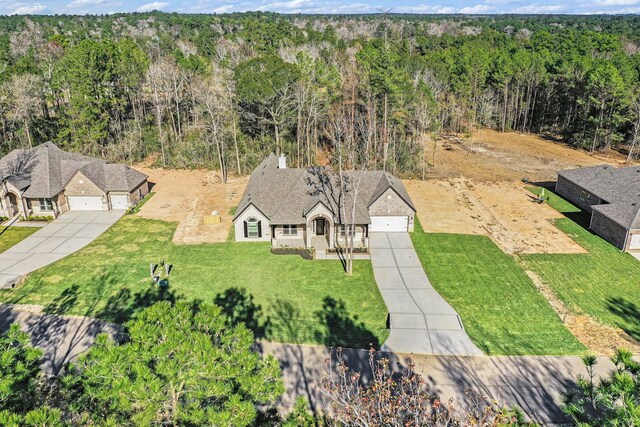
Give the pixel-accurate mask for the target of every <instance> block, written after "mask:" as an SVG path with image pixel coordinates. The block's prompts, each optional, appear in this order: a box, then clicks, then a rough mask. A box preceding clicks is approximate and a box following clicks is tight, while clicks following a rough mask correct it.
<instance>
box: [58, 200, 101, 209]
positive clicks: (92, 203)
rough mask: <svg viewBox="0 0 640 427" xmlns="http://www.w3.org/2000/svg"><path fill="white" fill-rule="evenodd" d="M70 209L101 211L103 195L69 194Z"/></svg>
mask: <svg viewBox="0 0 640 427" xmlns="http://www.w3.org/2000/svg"><path fill="white" fill-rule="evenodd" d="M67 200H68V202H69V210H72V211H101V210H102V197H100V196H68V197H67Z"/></svg>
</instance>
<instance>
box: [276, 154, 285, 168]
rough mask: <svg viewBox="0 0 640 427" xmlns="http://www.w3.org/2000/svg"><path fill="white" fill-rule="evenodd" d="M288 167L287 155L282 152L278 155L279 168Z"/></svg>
mask: <svg viewBox="0 0 640 427" xmlns="http://www.w3.org/2000/svg"><path fill="white" fill-rule="evenodd" d="M286 168H287V156H285V155H284V154H280V157H278V169H286Z"/></svg>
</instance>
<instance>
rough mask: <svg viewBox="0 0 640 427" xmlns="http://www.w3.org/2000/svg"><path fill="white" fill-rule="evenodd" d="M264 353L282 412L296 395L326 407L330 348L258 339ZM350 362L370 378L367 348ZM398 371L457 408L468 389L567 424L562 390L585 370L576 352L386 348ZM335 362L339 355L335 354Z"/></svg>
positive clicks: (601, 370)
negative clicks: (272, 362)
mask: <svg viewBox="0 0 640 427" xmlns="http://www.w3.org/2000/svg"><path fill="white" fill-rule="evenodd" d="M259 347H260V351H261V352H262V353H263V354H271V355H273V356H275V357H276V358H277V359H278V360H279V361H280V366H281V367H282V372H283V376H284V385H285V389H286V392H285V395H284V396H283V397H282V401H281V402H280V406H281V408H282V410H283V411H287V410H289V409H290V408H292V407H293V404H294V402H295V398H296V397H297V396H304V397H305V398H307V400H308V401H309V402H310V403H311V406H312V409H316V410H319V409H320V408H321V407H322V397H321V394H320V390H319V386H320V384H321V381H322V379H323V378H324V376H325V375H326V373H327V372H328V370H327V360H328V359H329V357H330V353H329V350H328V349H327V348H325V347H320V346H310V345H293V344H279V343H271V342H262V343H259ZM343 356H344V359H345V362H346V364H347V365H348V366H349V367H351V369H354V370H356V371H358V372H361V373H362V375H363V378H365V379H368V378H370V377H371V375H370V371H371V369H370V368H369V362H368V357H369V356H368V352H367V351H365V350H352V349H345V350H344V353H343ZM379 356H382V357H385V358H387V359H388V360H389V362H390V366H391V367H392V369H393V370H394V371H395V372H401V371H402V370H403V369H406V368H407V366H408V365H409V358H411V362H413V363H414V364H415V366H414V371H415V372H416V373H417V374H420V375H422V377H423V378H424V380H425V386H426V387H427V390H428V391H429V393H431V394H435V395H438V396H439V397H440V400H441V401H442V402H447V401H448V400H449V399H453V403H454V406H455V408H458V409H460V410H464V409H468V408H469V407H470V406H471V405H472V403H473V400H474V399H473V397H472V396H471V395H469V394H468V392H469V391H471V392H475V393H477V394H480V395H481V396H482V397H484V398H488V399H495V400H496V402H497V403H498V405H500V406H518V407H520V408H521V409H522V410H523V411H524V412H525V413H526V414H527V415H528V416H529V417H530V418H531V419H532V420H533V421H536V422H538V423H540V424H541V425H545V426H548V425H554V424H567V423H568V421H570V420H568V419H567V417H566V416H565V415H564V414H563V413H562V409H561V402H562V400H561V398H562V394H563V393H565V392H566V391H568V390H572V389H573V388H574V387H575V380H576V377H577V376H578V375H583V376H584V375H586V373H587V372H586V370H585V368H584V364H583V363H582V360H581V359H580V357H578V356H518V357H516V356H513V357H508V356H502V357H500V356H498V357H489V356H464V357H461V356H434V355H402V354H395V353H384V354H379ZM334 363H335V358H334ZM612 369H613V363H611V361H610V360H609V359H608V358H607V357H604V356H601V357H598V363H597V365H596V375H597V376H604V375H607V374H609V373H610V372H611V370H612Z"/></svg>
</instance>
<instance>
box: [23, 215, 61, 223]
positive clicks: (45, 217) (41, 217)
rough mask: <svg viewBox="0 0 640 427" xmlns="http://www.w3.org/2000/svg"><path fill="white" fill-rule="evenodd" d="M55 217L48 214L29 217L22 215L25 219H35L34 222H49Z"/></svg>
mask: <svg viewBox="0 0 640 427" xmlns="http://www.w3.org/2000/svg"><path fill="white" fill-rule="evenodd" d="M54 219H55V218H54V217H52V216H48V215H29V216H28V217H26V218H25V217H22V220H23V221H33V222H49V221H53V220H54Z"/></svg>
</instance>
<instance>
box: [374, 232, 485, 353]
mask: <svg viewBox="0 0 640 427" xmlns="http://www.w3.org/2000/svg"><path fill="white" fill-rule="evenodd" d="M369 239H370V251H371V264H372V266H373V274H374V276H375V278H376V282H377V284H378V288H379V289H380V293H381V294H382V298H383V299H384V302H385V303H386V305H387V309H388V310H389V318H390V333H389V338H388V339H387V341H386V342H385V343H384V345H383V347H382V349H383V350H385V351H393V352H396V353H415V354H449V355H480V354H482V352H481V351H480V349H478V347H476V346H475V344H473V342H472V341H471V340H470V339H469V336H468V335H467V333H466V332H465V331H464V327H463V326H462V320H461V319H460V316H458V313H456V311H455V310H454V309H453V308H452V307H451V306H450V305H449V303H447V301H445V299H444V298H442V297H441V296H440V295H439V294H438V292H436V290H435V289H433V286H431V283H430V282H429V279H428V278H427V275H426V274H425V272H424V270H423V269H422V264H421V263H420V259H418V254H417V253H416V251H415V249H414V248H413V242H412V241H411V238H410V237H409V235H408V234H407V233H371V234H370V235H369Z"/></svg>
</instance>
